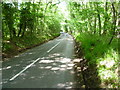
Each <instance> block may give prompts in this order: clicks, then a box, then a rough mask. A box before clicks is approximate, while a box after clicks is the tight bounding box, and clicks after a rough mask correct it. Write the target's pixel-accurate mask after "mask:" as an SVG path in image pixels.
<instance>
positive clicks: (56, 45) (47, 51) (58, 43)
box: [47, 42, 60, 53]
mask: <svg viewBox="0 0 120 90" xmlns="http://www.w3.org/2000/svg"><path fill="white" fill-rule="evenodd" d="M59 44H60V42H58V43H57V44H56V45H55V46H53V47H52V48H51V49H49V50H48V51H47V53H49V52H50V51H52V50H53V49H54V48H55V47H57V46H58V45H59Z"/></svg>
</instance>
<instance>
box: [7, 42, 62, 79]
mask: <svg viewBox="0 0 120 90" xmlns="http://www.w3.org/2000/svg"><path fill="white" fill-rule="evenodd" d="M59 44H60V42H58V43H57V44H56V45H54V46H53V47H52V48H51V49H49V50H48V51H47V53H49V52H50V51H52V50H53V49H54V48H55V47H56V46H58V45H59ZM39 60H40V58H38V59H36V60H35V61H34V62H32V63H31V64H29V65H27V66H26V67H25V68H24V69H23V70H22V71H20V72H19V73H18V74H16V75H15V76H13V77H12V78H10V79H9V81H12V80H14V79H15V78H17V77H18V76H19V75H20V74H22V73H23V72H24V71H26V70H27V69H28V68H30V67H31V66H32V65H33V64H35V63H36V62H37V61H39Z"/></svg>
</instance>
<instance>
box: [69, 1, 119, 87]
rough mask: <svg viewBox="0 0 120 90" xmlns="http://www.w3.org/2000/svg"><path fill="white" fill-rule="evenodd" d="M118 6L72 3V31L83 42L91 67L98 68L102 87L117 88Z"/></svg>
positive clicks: (108, 3) (107, 3)
mask: <svg viewBox="0 0 120 90" xmlns="http://www.w3.org/2000/svg"><path fill="white" fill-rule="evenodd" d="M118 6H119V5H118V3H116V2H114V3H113V2H87V3H84V2H83V3H77V2H70V3H69V10H70V21H69V23H70V25H71V26H70V28H71V30H72V31H73V35H74V36H75V38H76V40H77V42H81V47H82V50H83V53H84V58H85V59H87V62H88V66H90V67H91V68H92V67H95V68H97V72H98V76H100V80H101V87H107V88H117V87H118V64H119V58H118V32H119V31H118V28H117V25H118V24H120V23H119V22H118V21H119V20H118V18H119V17H118V15H119V14H118Z"/></svg>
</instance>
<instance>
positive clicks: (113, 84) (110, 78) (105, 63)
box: [97, 49, 118, 88]
mask: <svg viewBox="0 0 120 90" xmlns="http://www.w3.org/2000/svg"><path fill="white" fill-rule="evenodd" d="M97 65H98V72H99V76H100V78H101V81H102V83H104V84H105V85H107V86H108V88H117V86H118V72H117V68H118V52H116V51H114V50H113V49H111V50H108V52H106V53H105V56H104V57H103V58H100V59H98V60H97Z"/></svg>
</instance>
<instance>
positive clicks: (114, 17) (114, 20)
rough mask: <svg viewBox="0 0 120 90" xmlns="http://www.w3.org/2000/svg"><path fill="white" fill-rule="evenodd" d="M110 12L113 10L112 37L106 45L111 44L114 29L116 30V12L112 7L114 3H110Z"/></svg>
mask: <svg viewBox="0 0 120 90" xmlns="http://www.w3.org/2000/svg"><path fill="white" fill-rule="evenodd" d="M112 10H113V26H112V37H111V39H110V41H109V43H108V45H110V44H111V42H112V40H113V39H114V36H115V29H116V19H117V18H116V13H115V12H116V10H115V6H114V3H113V2H112Z"/></svg>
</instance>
